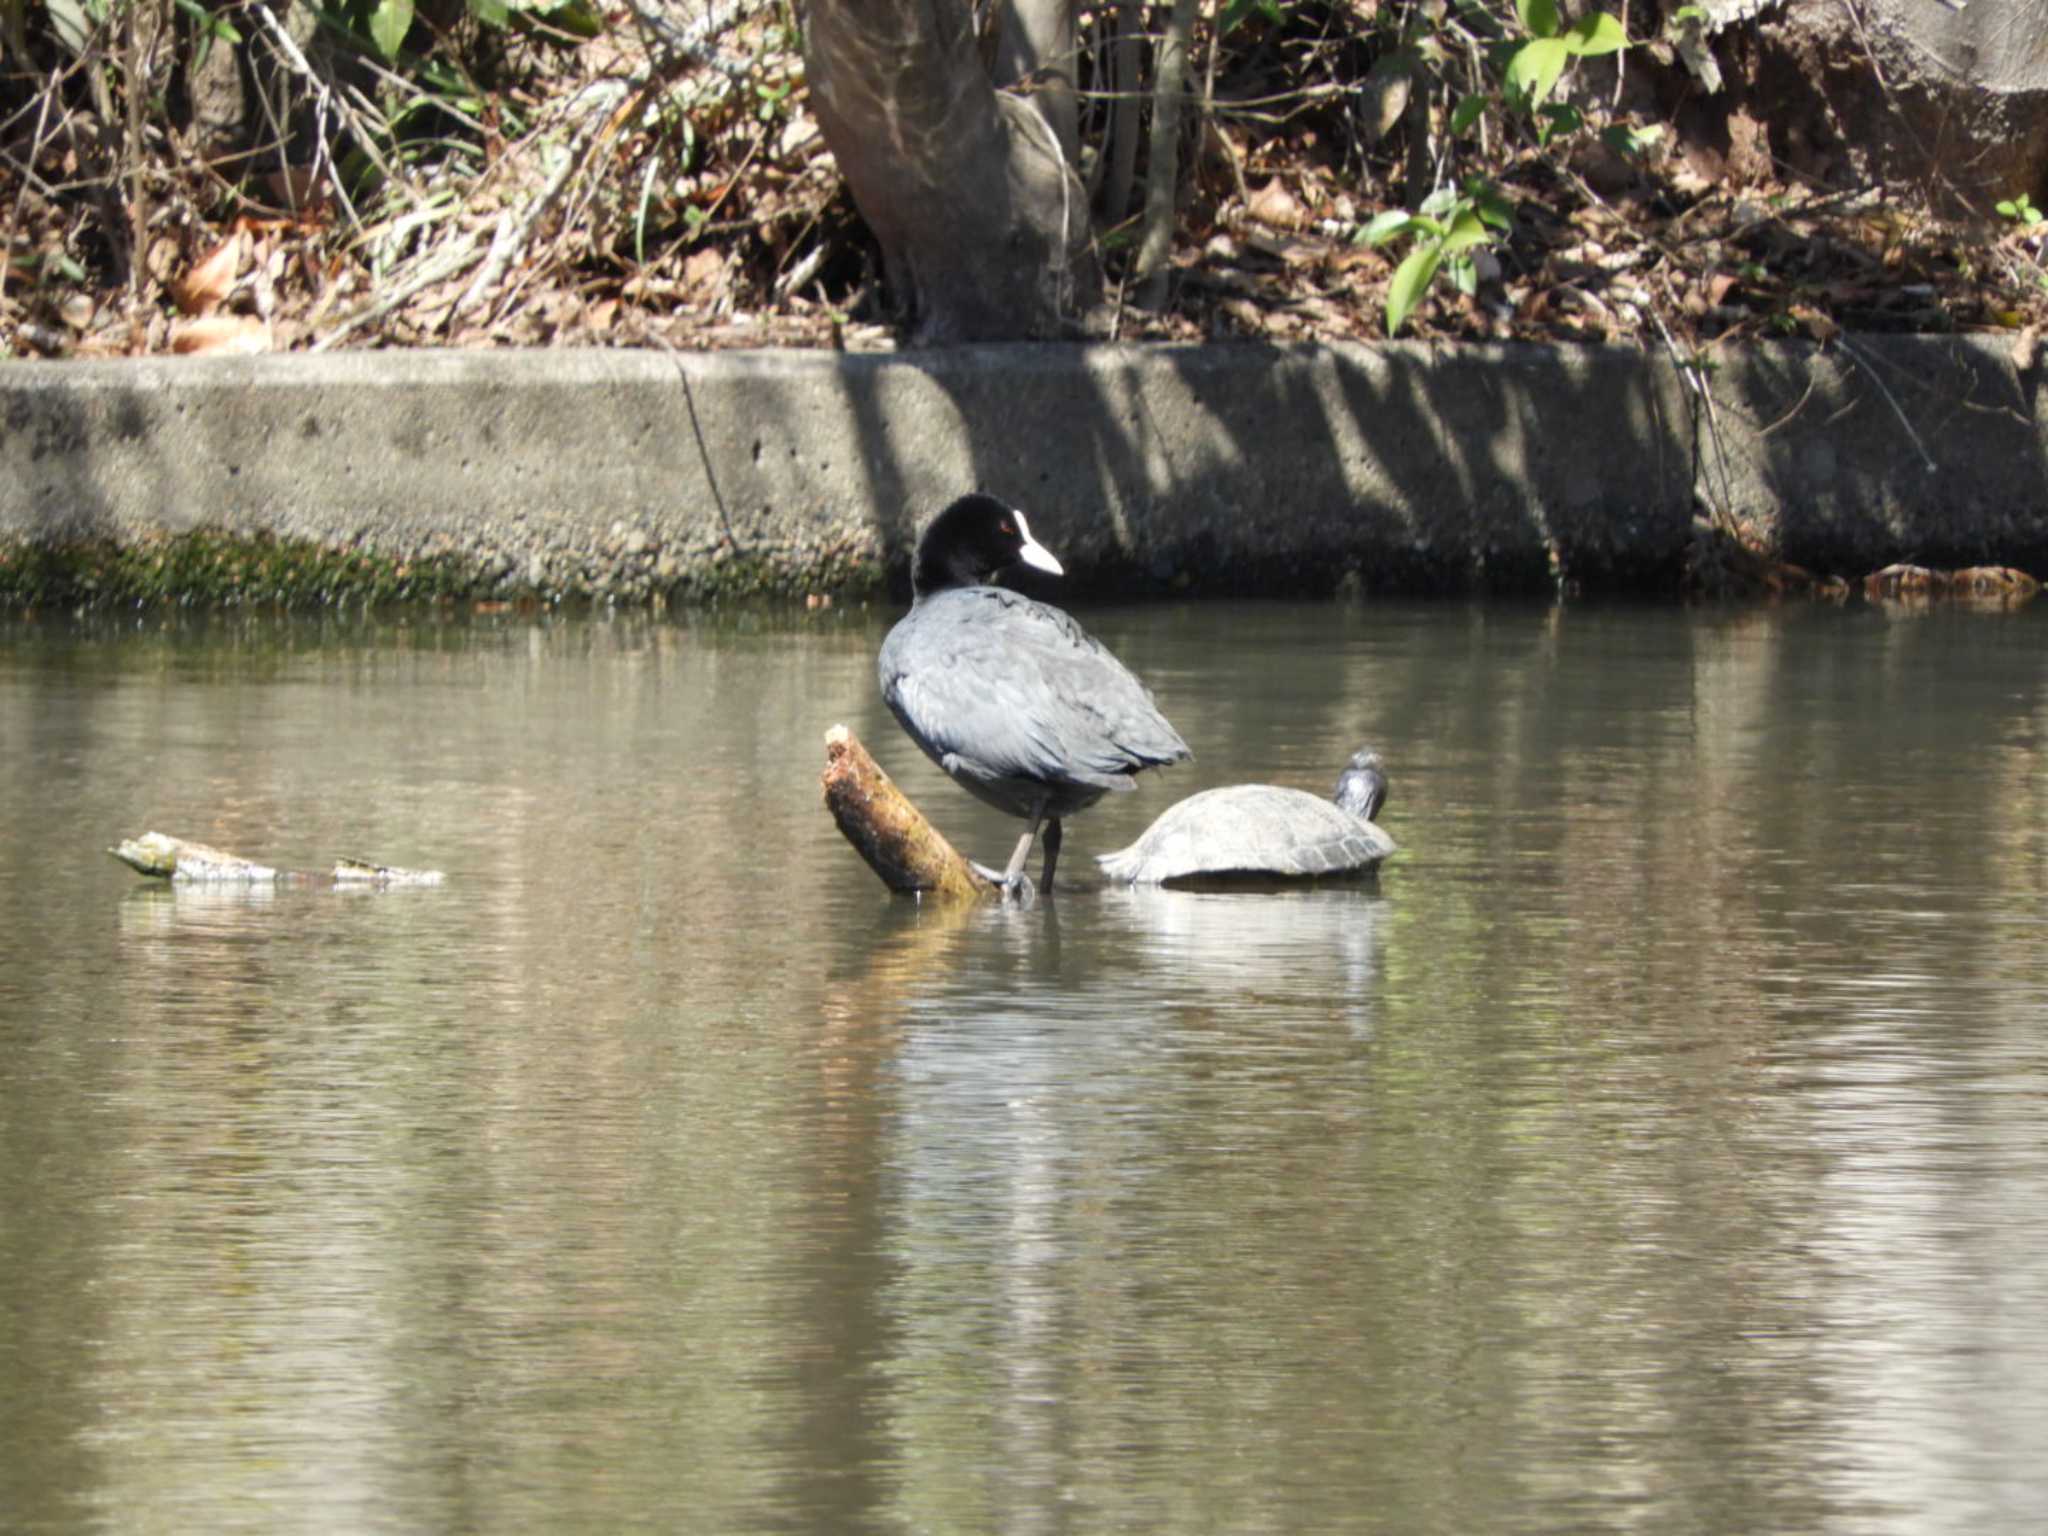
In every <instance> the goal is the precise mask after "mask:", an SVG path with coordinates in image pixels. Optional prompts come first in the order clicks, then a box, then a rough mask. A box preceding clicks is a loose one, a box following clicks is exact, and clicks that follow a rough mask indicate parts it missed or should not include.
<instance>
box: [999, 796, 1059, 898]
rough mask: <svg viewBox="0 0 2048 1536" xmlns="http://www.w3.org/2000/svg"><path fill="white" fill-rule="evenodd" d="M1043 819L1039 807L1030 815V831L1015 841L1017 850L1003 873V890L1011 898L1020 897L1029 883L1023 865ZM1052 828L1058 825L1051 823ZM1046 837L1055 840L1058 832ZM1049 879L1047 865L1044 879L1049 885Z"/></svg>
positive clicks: (1050, 869)
mask: <svg viewBox="0 0 2048 1536" xmlns="http://www.w3.org/2000/svg"><path fill="white" fill-rule="evenodd" d="M1044 819H1045V810H1044V808H1043V807H1042V806H1041V807H1040V808H1039V809H1038V810H1037V811H1036V812H1034V813H1033V814H1032V817H1031V830H1030V831H1028V832H1026V833H1025V834H1024V835H1023V836H1022V837H1020V838H1018V839H1017V849H1016V851H1015V852H1014V853H1012V854H1011V855H1010V865H1009V868H1007V869H1005V870H1004V871H1003V890H1004V891H1005V892H1006V893H1007V894H1009V895H1011V896H1017V895H1021V894H1022V892H1023V889H1024V887H1025V886H1026V885H1027V884H1029V883H1030V882H1029V880H1028V879H1027V878H1026V876H1025V874H1024V863H1025V861H1026V860H1027V859H1029V858H1030V857H1031V844H1032V843H1033V842H1034V841H1035V840H1036V839H1037V837H1038V824H1039V823H1040V822H1041V821H1043V820H1044ZM1053 826H1054V827H1055V828H1056V827H1058V826H1059V823H1058V822H1057V821H1055V822H1054V823H1053ZM1046 836H1047V837H1048V838H1050V839H1057V838H1058V836H1059V834H1058V832H1056V831H1054V832H1048V833H1047V834H1046ZM1048 846H1050V845H1048ZM1051 877H1052V868H1051V866H1050V865H1048V866H1047V867H1046V878H1047V881H1048V883H1050V880H1051Z"/></svg>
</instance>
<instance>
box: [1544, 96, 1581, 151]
mask: <svg viewBox="0 0 2048 1536" xmlns="http://www.w3.org/2000/svg"><path fill="white" fill-rule="evenodd" d="M1537 115H1538V116H1539V117H1541V118H1542V122H1541V123H1540V124H1539V125H1538V126H1537V129H1536V142H1537V143H1538V144H1548V143H1549V142H1550V141H1551V140H1552V139H1554V138H1556V137H1557V136H1558V135H1559V134H1560V133H1577V132H1578V131H1579V130H1580V129H1581V128H1583V127H1585V126H1586V119H1585V118H1584V117H1583V116H1582V115H1580V112H1579V109H1578V108H1577V107H1575V106H1573V105H1572V104H1571V103H1570V102H1568V101H1553V102H1549V103H1547V104H1546V105H1545V106H1544V107H1543V109H1542V110H1541V112H1539V113H1538V114H1537Z"/></svg>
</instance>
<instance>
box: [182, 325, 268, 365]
mask: <svg viewBox="0 0 2048 1536" xmlns="http://www.w3.org/2000/svg"><path fill="white" fill-rule="evenodd" d="M171 350H172V351H173V352H176V353H179V354H181V355H183V356H197V355H198V354H201V353H206V352H224V353H228V354H230V355H235V354H245V353H253V352H268V351H269V350H270V330H269V328H268V327H267V326H265V325H264V323H263V322H262V321H261V320H258V319H257V318H256V317H255V316H253V315H208V316H206V317H204V318H202V319H198V320H185V321H181V322H180V323H179V324H177V325H175V326H173V327H172V328H171Z"/></svg>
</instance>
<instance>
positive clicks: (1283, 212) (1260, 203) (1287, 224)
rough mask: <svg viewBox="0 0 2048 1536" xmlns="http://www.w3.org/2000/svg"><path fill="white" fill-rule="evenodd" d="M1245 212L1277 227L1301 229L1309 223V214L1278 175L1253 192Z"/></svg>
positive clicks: (1263, 222)
mask: <svg viewBox="0 0 2048 1536" xmlns="http://www.w3.org/2000/svg"><path fill="white" fill-rule="evenodd" d="M1245 212H1247V213H1249V214H1250V215H1251V216H1252V217H1253V218H1255V219H1257V220H1258V221H1259V222H1260V223H1261V224H1270V225H1271V226H1272V227H1273V228H1275V229H1300V228H1301V227H1302V226H1303V225H1304V224H1306V223H1308V214H1307V213H1306V212H1305V211H1304V210H1303V209H1302V206H1301V204H1300V203H1299V202H1297V201H1296V200H1295V196H1294V194H1293V193H1292V192H1290V191H1288V190H1287V187H1286V184H1285V183H1283V182H1282V181H1281V180H1280V178H1279V177H1278V176H1275V177H1274V178H1273V179H1272V180H1271V181H1269V182H1267V183H1266V184H1265V185H1264V186H1263V187H1261V188H1259V190H1258V191H1256V192H1254V193H1253V194H1252V200H1251V202H1250V203H1249V204H1248V205H1247V206H1246V208H1245Z"/></svg>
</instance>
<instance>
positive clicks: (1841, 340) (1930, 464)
mask: <svg viewBox="0 0 2048 1536" xmlns="http://www.w3.org/2000/svg"><path fill="white" fill-rule="evenodd" d="M1835 341H1836V344H1837V345H1839V346H1840V347H1841V349H1842V350H1843V351H1844V352H1846V353H1848V354H1849V360H1850V361H1851V362H1853V363H1855V364H1856V366H1857V367H1859V368H1861V369H1862V370H1863V371H1864V372H1865V373H1867V374H1869V375H1870V382H1871V383H1873V384H1875V385H1876V386H1877V392H1878V393H1879V394H1881V395H1883V396H1884V401H1885V404H1886V405H1889V406H1890V407H1891V408H1892V414H1893V415H1894V416H1896V417H1898V418H1899V425H1900V426H1902V427H1904V428H1905V429H1906V436H1908V437H1910V438H1911V439H1912V440H1913V449H1914V451H1915V452H1916V453H1918V454H1919V455H1920V463H1921V464H1922V465H1923V466H1924V467H1925V468H1926V470H1927V473H1928V474H1930V475H1932V474H1938V473H1939V472H1940V466H1939V465H1937V464H1936V463H1935V462H1934V459H1933V458H1932V456H1931V455H1929V453H1928V452H1927V445H1926V444H1924V443H1922V442H1921V441H1920V434H1919V433H1918V432H1915V431H1914V430H1913V423H1912V422H1911V421H1910V420H1908V419H1907V417H1906V413H1905V412H1904V411H1902V410H1901V409H1899V402H1898V401H1897V400H1895V399H1894V398H1893V397H1892V392H1891V391H1890V390H1889V389H1887V388H1886V387H1885V382H1884V380H1883V379H1881V378H1879V377H1878V376H1877V370H1876V369H1875V368H1873V367H1872V366H1871V365H1870V360H1869V359H1868V358H1866V357H1865V356H1864V355H1863V354H1862V353H1861V352H1859V351H1858V350H1857V349H1856V348H1855V347H1853V346H1851V345H1850V343H1849V338H1848V337H1846V336H1837V337H1836V338H1835Z"/></svg>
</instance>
